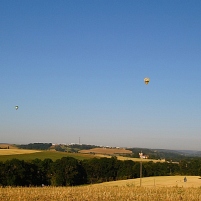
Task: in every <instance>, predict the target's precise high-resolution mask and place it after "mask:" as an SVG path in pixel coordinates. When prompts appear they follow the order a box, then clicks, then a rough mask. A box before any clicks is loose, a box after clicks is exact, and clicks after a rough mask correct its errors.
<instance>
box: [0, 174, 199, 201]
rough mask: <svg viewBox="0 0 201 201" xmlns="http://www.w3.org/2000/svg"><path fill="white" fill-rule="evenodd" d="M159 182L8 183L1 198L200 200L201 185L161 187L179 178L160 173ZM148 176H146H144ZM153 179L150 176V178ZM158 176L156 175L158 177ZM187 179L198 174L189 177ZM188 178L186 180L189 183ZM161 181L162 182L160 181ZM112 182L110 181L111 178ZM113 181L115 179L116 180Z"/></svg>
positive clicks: (6, 200)
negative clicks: (23, 184) (43, 184)
mask: <svg viewBox="0 0 201 201" xmlns="http://www.w3.org/2000/svg"><path fill="white" fill-rule="evenodd" d="M159 178H160V180H158V181H157V183H158V184H159V185H160V186H152V187H150V186H149V187H146V186H142V187H139V186H135V185H126V181H122V183H121V185H88V186H79V187H43V188H42V187H38V188H36V187H25V188H20V187H14V188H11V187H6V188H0V200H4V201H27V200H30V201H35V200H38V201H46V200H51V201H56V200H57V201H58V200H59V201H103V200H105V201H134V200H135V201H149V200H151V201H179V200H182V201H199V200H201V188H200V187H178V186H177V185H176V186H172V187H169V186H166V187H161V185H162V183H164V182H166V181H167V180H168V181H169V182H170V183H171V184H172V185H175V182H173V183H172V181H173V180H174V181H176V180H177V179H178V178H179V179H182V177H175V179H173V178H171V179H170V178H167V177H158V179H159ZM143 179H144V180H145V178H143ZM149 179H150V178H149ZM155 179H156V178H155ZM187 179H188V181H189V182H190V181H194V179H197V180H198V179H199V178H198V177H197V178H193V177H192V178H191V177H187ZM188 181H187V182H186V183H188ZM160 182H162V183H160ZM108 183H111V182H108ZM113 184H114V183H113Z"/></svg>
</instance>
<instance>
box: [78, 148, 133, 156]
mask: <svg viewBox="0 0 201 201" xmlns="http://www.w3.org/2000/svg"><path fill="white" fill-rule="evenodd" d="M79 152H80V153H83V154H89V153H95V154H108V155H113V154H132V151H130V150H126V149H122V148H120V149H115V148H94V149H89V150H81V151H79Z"/></svg>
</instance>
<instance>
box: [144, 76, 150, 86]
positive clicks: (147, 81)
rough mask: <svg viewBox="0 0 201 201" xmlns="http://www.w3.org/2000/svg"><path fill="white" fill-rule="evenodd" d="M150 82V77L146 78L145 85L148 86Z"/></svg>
mask: <svg viewBox="0 0 201 201" xmlns="http://www.w3.org/2000/svg"><path fill="white" fill-rule="evenodd" d="M149 81H150V79H149V78H148V77H145V78H144V83H145V84H146V85H147V84H149Z"/></svg>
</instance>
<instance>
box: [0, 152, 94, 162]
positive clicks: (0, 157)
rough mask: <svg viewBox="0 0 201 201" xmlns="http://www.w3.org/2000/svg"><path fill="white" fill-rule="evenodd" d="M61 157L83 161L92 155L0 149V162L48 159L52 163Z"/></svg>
mask: <svg viewBox="0 0 201 201" xmlns="http://www.w3.org/2000/svg"><path fill="white" fill-rule="evenodd" d="M62 157H74V158H76V159H78V160H84V159H89V158H93V157H94V155H90V154H86V155H85V154H79V153H66V152H57V151H38V150H26V149H0V161H6V160H11V159H13V158H16V159H19V160H24V161H29V160H34V159H36V158H38V159H41V160H44V159H46V158H50V159H52V160H53V161H55V160H57V159H61V158H62Z"/></svg>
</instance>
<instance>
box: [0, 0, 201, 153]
mask: <svg viewBox="0 0 201 201" xmlns="http://www.w3.org/2000/svg"><path fill="white" fill-rule="evenodd" d="M200 36H201V2H200V1H198V0H193V1H185V0H182V1H181V0H180V1H179V0H176V1H175V0H174V1H173V0H170V1H163V0H162V1H155V0H153V1H146V0H145V1H140V0H132V1H130V0H128V1H123V0H110V1H108V0H102V1H101V0H97V1H94V0H93V1H91V0H86V1H82V0H79V1H77V0H68V1H61V0H58V1H52V0H46V1H45V0H43V1H41V0H34V1H25V0H18V1H14V0H12V1H11V0H1V1H0V86H1V88H0V89H1V91H0V94H1V95H0V103H1V107H0V142H8V143H16V144H22V143H33V142H52V143H72V142H74V143H78V142H79V137H80V141H81V143H84V144H95V145H106V146H107V145H109V146H127V147H147V148H165V149H195V150H201V147H200V144H201V135H200V134H201V123H200V122H201V107H200V100H201V79H200V74H201V67H200V64H201V56H200V55H201V38H200ZM145 77H149V78H150V83H149V85H145V84H144V82H143V79H144V78H145ZM15 105H18V106H19V109H18V110H17V111H16V110H15Z"/></svg>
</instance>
